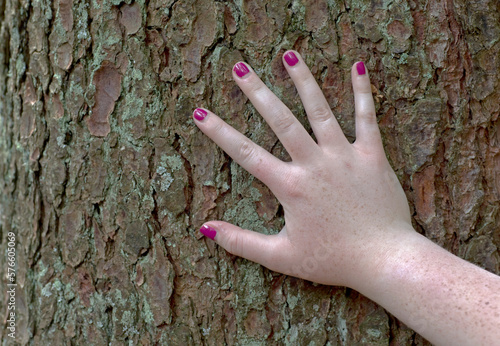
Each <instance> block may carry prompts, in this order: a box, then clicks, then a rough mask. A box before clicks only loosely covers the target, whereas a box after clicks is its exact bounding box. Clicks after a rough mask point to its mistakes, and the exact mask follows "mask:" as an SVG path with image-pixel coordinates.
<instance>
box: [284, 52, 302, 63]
mask: <svg viewBox="0 0 500 346" xmlns="http://www.w3.org/2000/svg"><path fill="white" fill-rule="evenodd" d="M285 61H286V63H287V64H288V66H295V65H297V63H298V62H299V59H297V56H296V55H295V53H294V52H288V53H286V54H285Z"/></svg>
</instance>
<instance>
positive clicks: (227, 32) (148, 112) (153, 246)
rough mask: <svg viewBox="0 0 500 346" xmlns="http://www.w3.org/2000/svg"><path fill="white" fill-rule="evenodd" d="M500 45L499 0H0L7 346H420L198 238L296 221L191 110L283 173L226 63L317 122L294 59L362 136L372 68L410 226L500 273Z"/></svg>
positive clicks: (326, 292) (372, 310)
mask: <svg viewBox="0 0 500 346" xmlns="http://www.w3.org/2000/svg"><path fill="white" fill-rule="evenodd" d="M499 38H500V2H499V1H497V0H474V1H466V0H442V1H427V0H412V1H404V0H372V1H368V0H365V1H362V0H346V1H340V0H314V1H313V0H311V1H306V0H302V1H301V0H294V1H291V0H273V1H260V0H255V1H242V0H237V1H209V0H198V1H195V0H149V1H145V0H140V1H135V2H132V1H130V0H128V1H120V0H86V1H76V0H55V1H49V0H32V1H30V0H0V176H1V179H0V202H1V204H0V213H1V219H0V236H1V237H0V252H1V256H0V274H1V280H2V285H1V287H2V296H1V299H0V321H2V325H1V328H0V338H1V340H2V344H3V345H10V344H20V345H25V344H33V345H69V344H77V345H81V344H89V345H90V344H92V345H106V344H110V345H121V344H133V345H137V344H139V345H153V344H157V343H159V344H163V345H204V344H206V345H223V344H227V345H354V344H375V345H388V344H390V345H407V344H418V345H422V344H427V342H426V341H425V340H424V339H423V338H422V337H421V336H419V335H416V334H415V333H414V332H413V331H412V330H411V329H409V328H407V327H406V326H404V325H403V324H402V323H400V322H399V321H398V320H397V319H395V318H394V317H393V316H391V315H390V314H389V313H387V312H386V311H385V310H384V309H383V308H381V307H380V306H378V305H377V304H375V303H373V302H371V301H370V300H368V299H366V298H365V297H363V296H361V295H360V294H358V293H357V292H355V291H352V290H350V289H346V288H342V287H328V286H321V285H315V284H312V283H310V282H306V281H302V280H298V279H296V278H292V277H287V276H283V275H280V274H277V273H274V272H271V271H269V270H267V269H265V268H263V267H261V266H260V265H258V264H255V263H251V262H248V261H246V260H244V259H241V258H237V257H234V256H231V255H229V254H228V253H226V251H224V250H223V249H221V248H219V247H218V246H216V245H214V243H213V242H212V241H208V240H206V239H205V238H203V237H201V235H200V234H199V232H198V228H199V226H200V225H201V224H202V223H203V222H204V221H206V220H209V219H223V220H226V221H229V222H232V223H235V224H237V225H239V226H241V227H244V228H249V229H253V230H255V231H258V232H263V233H275V232H278V231H279V230H280V229H281V227H282V225H283V215H282V213H283V212H282V209H281V208H280V207H279V204H278V203H277V201H276V199H275V198H274V197H273V196H272V194H271V193H270V192H269V190H268V189H267V188H266V187H265V186H264V185H263V184H262V183H261V182H260V181H258V180H256V179H254V178H253V177H252V176H250V175H249V174H248V173H247V172H245V171H244V170H243V169H242V168H241V167H239V166H238V165H237V164H235V163H234V162H232V160H231V159H230V158H229V157H228V156H227V155H225V154H224V153H223V152H222V151H221V150H220V149H219V148H218V147H217V146H216V145H215V144H214V143H212V141H211V140H210V139H208V138H207V137H205V136H204V135H203V134H202V133H201V132H200V131H199V130H198V129H197V128H196V126H195V125H194V123H193V120H192V119H191V114H192V111H193V109H194V108H195V107H197V106H204V107H207V108H210V109H211V110H213V111H215V112H216V113H218V114H220V115H221V117H222V118H223V119H224V120H226V121H227V122H228V123H230V124H231V125H233V126H234V127H235V128H237V129H239V130H240V131H241V132H243V133H245V134H246V135H247V136H248V137H250V138H251V139H252V140H254V141H255V142H257V143H258V144H260V145H262V146H263V147H264V148H266V149H267V150H269V151H271V152H272V153H273V154H274V155H276V156H277V157H279V158H282V159H284V160H286V159H287V154H286V152H285V151H284V149H283V147H282V146H281V144H280V143H278V141H277V139H276V137H275V135H274V134H273V133H272V131H270V129H269V127H268V126H267V125H266V124H265V122H264V121H263V119H262V118H261V117H260V116H259V115H258V114H257V113H256V111H255V110H254V108H253V107H252V106H251V104H250V103H249V102H248V100H247V98H246V97H245V96H244V95H243V94H242V93H241V91H240V90H239V89H238V87H237V86H236V84H235V83H234V82H233V81H232V77H231V68H232V66H233V64H234V63H235V62H237V61H239V60H244V61H247V62H248V63H250V64H251V66H252V67H253V68H254V69H255V71H256V72H257V73H259V75H260V76H261V77H262V78H263V80H264V81H265V82H266V83H267V84H268V85H269V86H270V87H271V89H272V90H273V91H274V92H275V93H276V94H277V95H278V96H279V97H281V98H282V100H284V102H285V103H286V104H287V105H288V106H289V107H290V108H291V109H292V110H293V111H294V113H295V114H296V115H297V117H298V118H299V119H300V121H301V122H303V123H304V124H305V125H306V126H307V128H308V129H309V127H308V125H307V120H306V117H305V114H304V111H303V108H302V106H301V103H300V100H299V97H298V95H297V92H296V91H295V89H294V86H293V83H292V82H291V80H290V78H289V77H288V75H287V73H286V71H285V69H284V68H283V66H282V62H281V56H282V54H283V52H284V51H285V50H286V49H290V48H292V49H296V50H298V51H299V52H300V53H301V54H302V55H303V56H304V58H305V61H306V62H307V64H308V65H309V66H310V67H311V68H312V71H313V74H314V75H315V77H316V78H317V80H318V81H319V83H320V85H321V87H322V88H323V90H324V92H325V94H326V96H327V98H328V101H329V103H330V105H331V107H332V109H333V111H334V113H335V115H336V116H337V118H338V120H339V122H340V124H341V126H342V128H343V129H344V131H345V133H346V135H347V136H348V138H349V139H350V140H354V116H353V114H354V109H353V96H352V91H351V82H350V68H351V65H352V64H353V63H354V62H355V61H358V60H364V61H365V62H366V65H367V67H368V69H369V71H370V74H371V78H372V84H373V92H374V95H375V99H376V107H377V111H378V118H379V124H380V127H381V130H382V133H383V137H384V142H385V148H386V152H387V155H388V157H389V159H390V162H391V163H392V165H393V167H394V169H395V170H396V172H397V175H398V177H399V178H400V180H401V182H402V184H403V187H404V189H405V191H406V193H407V196H408V199H409V201H410V204H411V208H412V212H413V216H414V226H415V227H416V229H417V231H418V232H421V233H422V234H425V236H427V237H428V238H430V239H431V240H433V241H434V242H436V243H438V244H439V245H441V246H443V247H445V248H446V249H448V250H449V251H451V252H453V253H454V254H456V255H458V256H460V257H462V258H465V259H467V260H469V261H472V262H474V263H476V264H478V265H480V266H482V267H484V268H486V269H487V270H489V271H491V272H494V273H497V274H499V273H500V266H499V263H500V256H499V250H498V249H499V247H500V214H499V208H500V205H499V202H498V201H499V197H500V145H499V144H500V120H499V119H498V116H499V112H500V109H499V107H500V105H499V99H500V39H499ZM8 232H14V233H15V234H16V239H17V246H16V261H17V267H16V268H17V269H16V270H17V271H16V274H17V284H18V287H17V291H16V297H15V298H16V340H15V341H14V342H13V341H12V339H11V338H9V337H8V336H7V334H8V332H9V331H8V330H7V329H6V327H7V323H6V322H5V320H6V319H7V300H8V297H7V294H6V289H4V288H5V287H6V285H5V284H6V283H7V281H6V275H7V273H6V272H7V264H6V261H7V259H6V258H7V256H6V255H5V254H6V249H7V233H8Z"/></svg>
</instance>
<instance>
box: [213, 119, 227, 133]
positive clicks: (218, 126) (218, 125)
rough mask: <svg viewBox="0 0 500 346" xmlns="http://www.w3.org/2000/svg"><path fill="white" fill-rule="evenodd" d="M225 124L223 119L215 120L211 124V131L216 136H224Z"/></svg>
mask: <svg viewBox="0 0 500 346" xmlns="http://www.w3.org/2000/svg"><path fill="white" fill-rule="evenodd" d="M225 126H226V123H224V122H223V121H216V122H215V123H214V124H213V127H212V131H211V132H212V133H213V134H214V135H215V136H217V137H222V136H224V131H225Z"/></svg>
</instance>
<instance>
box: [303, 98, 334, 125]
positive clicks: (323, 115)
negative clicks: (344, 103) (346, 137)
mask: <svg viewBox="0 0 500 346" xmlns="http://www.w3.org/2000/svg"><path fill="white" fill-rule="evenodd" d="M331 112H332V111H331V109H330V107H329V106H328V105H326V104H324V103H322V102H321V103H319V104H317V105H315V106H314V107H312V109H311V110H310V112H308V114H307V115H308V116H309V119H310V120H311V121H315V122H325V121H327V120H328V119H330V118H331Z"/></svg>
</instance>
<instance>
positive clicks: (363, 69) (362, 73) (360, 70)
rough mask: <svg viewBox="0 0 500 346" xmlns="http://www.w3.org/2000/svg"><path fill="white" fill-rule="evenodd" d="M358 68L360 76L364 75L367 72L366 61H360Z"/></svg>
mask: <svg viewBox="0 0 500 346" xmlns="http://www.w3.org/2000/svg"><path fill="white" fill-rule="evenodd" d="M356 69H357V70H358V74H359V75H360V76H362V75H364V74H365V73H366V69H365V63H364V62H362V61H360V62H358V63H357V64H356Z"/></svg>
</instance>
